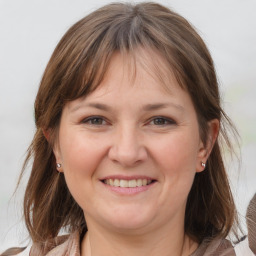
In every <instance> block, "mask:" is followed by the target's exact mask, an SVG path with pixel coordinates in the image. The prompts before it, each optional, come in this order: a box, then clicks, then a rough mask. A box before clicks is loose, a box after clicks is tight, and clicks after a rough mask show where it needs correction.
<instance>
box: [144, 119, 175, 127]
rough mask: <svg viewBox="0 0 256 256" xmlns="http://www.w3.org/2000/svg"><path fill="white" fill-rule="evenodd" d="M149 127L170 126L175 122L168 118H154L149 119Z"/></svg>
mask: <svg viewBox="0 0 256 256" xmlns="http://www.w3.org/2000/svg"><path fill="white" fill-rule="evenodd" d="M149 124H151V125H159V126H161V125H171V124H176V122H175V121H174V120H172V119H170V118H166V117H155V118H153V119H151V121H150V123H149Z"/></svg>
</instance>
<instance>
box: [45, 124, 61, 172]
mask: <svg viewBox="0 0 256 256" xmlns="http://www.w3.org/2000/svg"><path fill="white" fill-rule="evenodd" d="M43 134H44V137H45V138H46V140H47V141H48V143H49V142H50V135H51V129H47V130H46V129H43ZM52 150H53V154H54V156H55V159H56V168H57V171H58V172H63V169H62V167H61V162H62V161H61V157H60V149H59V145H58V143H57V142H55V143H54V146H53V149H52Z"/></svg>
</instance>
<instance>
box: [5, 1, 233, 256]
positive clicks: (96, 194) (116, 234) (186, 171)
mask: <svg viewBox="0 0 256 256" xmlns="http://www.w3.org/2000/svg"><path fill="white" fill-rule="evenodd" d="M35 122H36V127H37V131H36V133H35V137H34V139H33V141H32V144H31V146H30V148H29V153H28V156H27V159H26V162H25V166H26V164H27V162H28V161H29V159H31V158H33V165H32V171H31V175H30V178H29V181H28V185H27V189H26V193H25V198H24V215H25V220H26V225H27V228H28V231H29V234H30V236H31V239H32V241H33V245H32V247H31V248H27V249H26V253H27V255H28V254H29V253H30V255H49V256H50V255H82V256H84V255H86V256H95V255H135V256H136V255H152V256H153V255H163V256H165V255H173V256H176V255H177V256H178V255H179V256H180V255H183V256H185V255H193V256H199V255H200V256H201V255H205V256H206V255H235V251H234V249H233V247H232V245H231V243H230V242H229V241H228V240H225V237H226V236H227V235H228V234H229V233H230V232H231V229H232V227H236V224H237V213H236V208H235V205H234V201H233V197H232V194H231V191H230V187H229V183H228V179H227V174H226V171H225V167H224V164H223V160H222V153H221V148H220V147H221V146H222V144H223V143H224V142H225V143H226V144H227V145H228V146H229V147H230V149H231V146H230V142H229V138H228V136H227V132H226V126H227V124H230V121H229V119H228V117H227V116H226V114H225V113H224V111H223V110H222V109H221V106H220V97H219V91H218V84H217V79H216V74H215V70H214V65H213V61H212V59H211V56H210V54H209V52H208V50H207V48H206V46H205V44H204V42H203V41H202V39H201V38H200V36H199V35H198V34H197V33H196V31H195V30H194V29H193V27H192V26H191V25H190V24H189V23H188V22H187V21H186V20H185V19H184V18H182V17H181V16H180V15H178V14H177V13H175V12H173V11H171V10H169V9H167V8H165V7H163V6H161V5H158V4H155V3H141V4H137V5H131V4H121V3H115V4H110V5H107V6H104V7H102V8H100V9H98V10H97V11H95V12H93V13H91V14H90V15H88V16H87V17H85V18H84V19H82V20H80V21H79V22H77V23H76V24H75V25H74V26H72V27H71V28H70V29H69V30H68V31H67V33H66V34H65V35H64V36H63V38H62V39H61V41H60V42H59V44H58V46H57V47H56V49H55V51H54V53H53V55H52V57H51V59H50V61H49V63H48V65H47V67H46V70H45V73H44V76H43V78H42V81H41V84H40V88H39V91H38V94H37V97H36V101H35ZM63 229H64V230H66V231H67V232H68V235H65V236H58V234H59V232H60V231H62V230H63ZM233 232H234V234H236V231H235V230H233ZM23 253H24V252H23ZM5 255H11V254H8V253H6V254H5Z"/></svg>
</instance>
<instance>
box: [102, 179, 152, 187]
mask: <svg viewBox="0 0 256 256" xmlns="http://www.w3.org/2000/svg"><path fill="white" fill-rule="evenodd" d="M104 183H105V184H108V185H110V186H114V187H121V188H135V187H141V186H147V185H149V184H150V183H152V180H147V179H137V180H119V179H114V180H113V179H106V180H104Z"/></svg>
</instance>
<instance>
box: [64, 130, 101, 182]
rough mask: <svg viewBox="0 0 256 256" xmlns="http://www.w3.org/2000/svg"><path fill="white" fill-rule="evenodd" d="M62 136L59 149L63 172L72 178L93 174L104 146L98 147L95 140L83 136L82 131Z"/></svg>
mask: <svg viewBox="0 0 256 256" xmlns="http://www.w3.org/2000/svg"><path fill="white" fill-rule="evenodd" d="M63 135H64V134H63ZM62 138H63V139H62V140H61V141H60V149H61V156H62V161H63V170H64V172H65V174H66V175H68V176H71V175H72V176H73V177H74V178H79V177H81V176H87V177H88V176H93V174H94V171H95V169H96V168H97V165H98V164H99V162H100V159H101V158H102V156H103V155H104V148H103V147H100V145H99V143H98V142H97V140H96V141H95V140H92V139H89V138H88V136H84V134H83V132H82V131H81V132H73V133H72V134H67V133H66V134H65V136H62ZM66 175H65V176H66Z"/></svg>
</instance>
